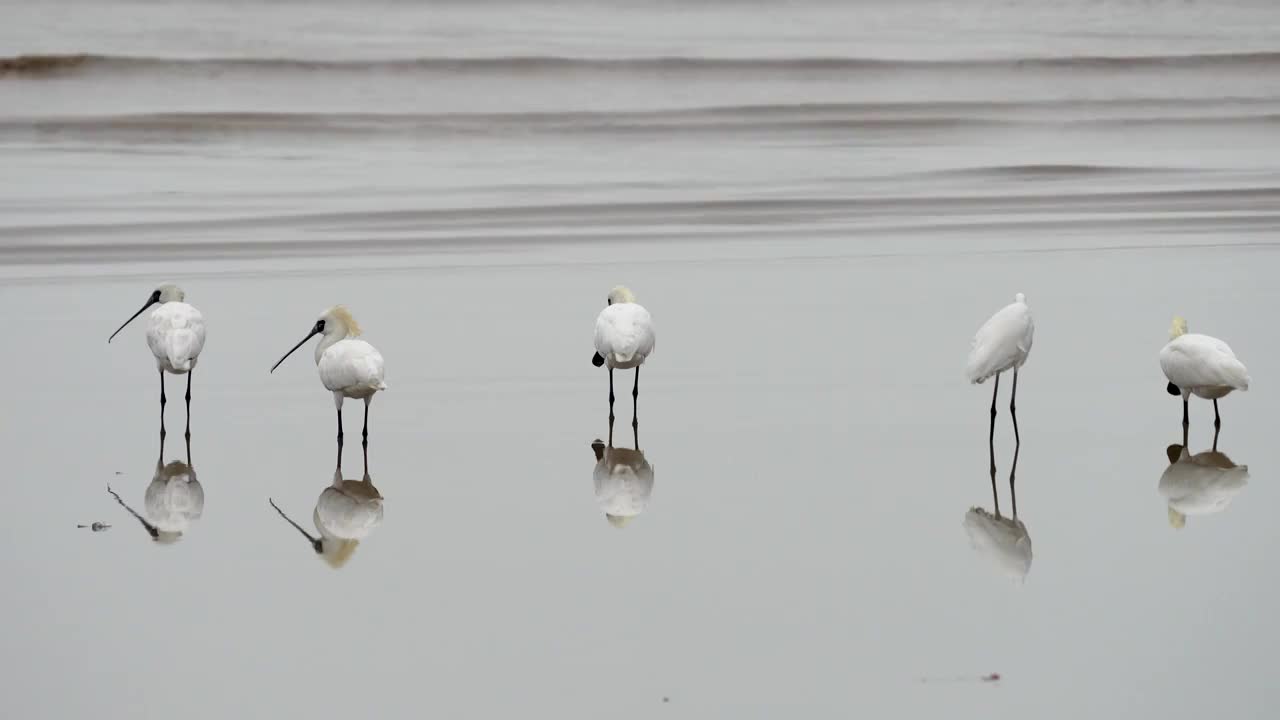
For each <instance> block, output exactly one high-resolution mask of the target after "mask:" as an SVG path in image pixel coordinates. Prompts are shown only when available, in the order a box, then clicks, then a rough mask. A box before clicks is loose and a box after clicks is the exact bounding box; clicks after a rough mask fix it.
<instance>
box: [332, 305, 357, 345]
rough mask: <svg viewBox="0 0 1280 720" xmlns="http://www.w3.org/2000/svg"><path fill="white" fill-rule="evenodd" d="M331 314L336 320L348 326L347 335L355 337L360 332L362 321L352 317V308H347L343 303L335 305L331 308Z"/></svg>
mask: <svg viewBox="0 0 1280 720" xmlns="http://www.w3.org/2000/svg"><path fill="white" fill-rule="evenodd" d="M329 314H330V315H332V316H333V318H334V319H335V320H337V321H338V322H340V323H342V324H343V325H346V326H347V335H348V336H349V337H355V336H357V335H359V334H360V323H358V322H356V319H355V318H354V317H351V311H350V310H347V309H346V308H345V307H343V306H342V305H334V306H333V307H332V308H330V310H329Z"/></svg>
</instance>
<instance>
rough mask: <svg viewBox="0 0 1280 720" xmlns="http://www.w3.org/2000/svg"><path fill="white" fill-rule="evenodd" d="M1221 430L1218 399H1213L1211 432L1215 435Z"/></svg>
mask: <svg viewBox="0 0 1280 720" xmlns="http://www.w3.org/2000/svg"><path fill="white" fill-rule="evenodd" d="M1221 429H1222V416H1221V415H1219V414H1218V399H1217V398H1214V399H1213V432H1214V434H1215V435H1216V434H1217V433H1218V431H1219V430H1221Z"/></svg>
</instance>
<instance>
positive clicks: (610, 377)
mask: <svg viewBox="0 0 1280 720" xmlns="http://www.w3.org/2000/svg"><path fill="white" fill-rule="evenodd" d="M609 427H610V428H612V427H613V368H609ZM609 445H610V446H612V445H613V441H612V436H611V438H610V441H609Z"/></svg>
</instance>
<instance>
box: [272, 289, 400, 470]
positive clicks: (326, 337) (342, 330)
mask: <svg viewBox="0 0 1280 720" xmlns="http://www.w3.org/2000/svg"><path fill="white" fill-rule="evenodd" d="M359 334H360V325H359V324H357V323H356V320H355V318H353V317H351V313H349V312H347V309H346V308H344V307H342V306H341V305H337V306H334V307H331V308H329V309H328V310H326V311H324V312H323V313H321V314H320V317H319V319H317V320H316V323H315V325H313V326H311V331H310V332H308V333H307V336H306V337H304V338H302V340H301V341H300V342H299V343H298V344H297V345H294V346H293V348H292V349H291V350H289V352H287V353H285V354H284V357H282V358H280V359H279V360H277V361H276V364H275V365H272V366H271V372H275V371H276V368H278V367H280V363H282V362H284V361H285V358H288V357H289V356H290V355H292V354H293V352H294V350H297V349H298V348H300V347H302V346H303V345H304V344H305V343H306V342H307V341H308V340H310V339H311V338H312V337H314V336H316V335H321V336H322V337H321V339H320V343H319V344H318V345H316V368H317V370H318V371H319V373H320V382H321V384H323V385H324V386H325V389H327V390H329V391H330V392H332V393H333V404H334V406H335V407H336V408H337V409H338V469H339V470H341V469H342V400H343V398H351V399H353V400H364V429H363V430H362V431H361V433H360V435H361V443H360V444H361V446H362V447H363V448H364V471H365V474H366V475H367V474H368V472H369V403H370V401H372V400H373V394H374V393H376V392H378V391H380V390H386V389H387V384H386V382H384V381H383V376H384V374H385V371H384V368H383V362H382V353H380V352H378V350H377V349H376V348H374V347H373V346H372V345H370V344H369V343H367V342H365V341H364V340H360V339H357V336H358V335H359Z"/></svg>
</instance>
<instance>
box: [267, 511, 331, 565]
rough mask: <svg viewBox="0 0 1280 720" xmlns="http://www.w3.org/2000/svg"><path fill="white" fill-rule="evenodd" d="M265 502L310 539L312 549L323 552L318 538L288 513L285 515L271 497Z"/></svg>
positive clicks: (322, 546)
mask: <svg viewBox="0 0 1280 720" xmlns="http://www.w3.org/2000/svg"><path fill="white" fill-rule="evenodd" d="M267 502H269V503H271V507H273V508H275V509H276V512H278V513H280V517H282V518H284V519H285V522H287V523H289V524H290V525H292V526H293V527H294V529H295V530H297V531H298V532H300V533H302V536H303V537H305V538H306V539H307V540H310V541H311V547H312V549H314V550H315V551H316V552H324V545H322V544H321V542H320V538H318V537H315V536H314V535H312V534H311V533H309V532H307V531H306V530H303V529H302V526H301V525H299V524H298V523H296V522H294V521H293V518H291V517H289V516H288V515H285V514H284V511H283V510H281V509H280V506H279V505H276V501H275V500H272V499H271V498H267Z"/></svg>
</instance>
